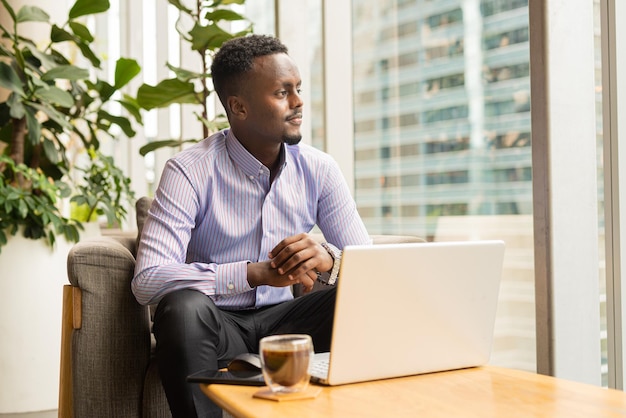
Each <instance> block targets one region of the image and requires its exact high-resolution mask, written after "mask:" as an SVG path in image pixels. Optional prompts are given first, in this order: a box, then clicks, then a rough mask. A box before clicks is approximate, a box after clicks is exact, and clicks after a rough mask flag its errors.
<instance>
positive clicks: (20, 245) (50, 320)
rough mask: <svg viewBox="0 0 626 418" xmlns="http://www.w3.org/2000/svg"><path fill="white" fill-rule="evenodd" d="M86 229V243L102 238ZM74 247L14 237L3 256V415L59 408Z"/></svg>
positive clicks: (0, 262) (0, 317)
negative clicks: (70, 257) (89, 238)
mask: <svg viewBox="0 0 626 418" xmlns="http://www.w3.org/2000/svg"><path fill="white" fill-rule="evenodd" d="M93 225H94V227H95V229H93V228H94V227H91V226H86V227H87V230H86V231H83V232H82V233H81V238H83V237H86V236H90V235H92V234H96V235H97V234H99V230H98V228H97V224H93ZM72 245H73V243H69V242H67V241H65V239H63V238H62V237H58V240H57V243H56V245H55V247H54V248H53V249H52V248H50V247H49V246H48V245H47V244H46V242H45V241H43V240H31V239H26V238H23V237H22V236H21V235H19V234H18V235H17V236H14V237H9V242H8V244H7V245H5V246H4V247H3V248H2V253H1V254H0V272H1V273H0V339H1V340H2V343H0V371H1V372H0V388H2V389H1V390H0V414H2V413H20V412H31V411H46V410H53V409H57V406H58V397H59V365H60V348H61V312H62V296H63V285H64V284H67V283H68V280H67V254H68V252H69V250H70V248H71V247H72Z"/></svg>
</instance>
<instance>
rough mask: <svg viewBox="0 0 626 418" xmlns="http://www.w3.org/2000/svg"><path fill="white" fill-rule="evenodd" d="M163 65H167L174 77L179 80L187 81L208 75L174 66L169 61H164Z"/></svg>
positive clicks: (207, 75)
mask: <svg viewBox="0 0 626 418" xmlns="http://www.w3.org/2000/svg"><path fill="white" fill-rule="evenodd" d="M165 65H167V68H169V69H170V70H171V71H172V72H173V73H174V74H175V75H176V78H177V79H179V80H180V81H189V80H193V79H198V78H200V79H201V78H205V77H210V75H209V74H201V73H195V72H193V71H189V70H185V69H184V68H180V67H174V66H173V65H172V64H170V63H169V62H168V63H166V64H165Z"/></svg>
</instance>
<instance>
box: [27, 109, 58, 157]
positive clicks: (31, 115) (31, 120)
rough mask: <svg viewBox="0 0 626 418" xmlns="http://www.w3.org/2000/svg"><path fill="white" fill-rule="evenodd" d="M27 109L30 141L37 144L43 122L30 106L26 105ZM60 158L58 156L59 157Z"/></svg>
mask: <svg viewBox="0 0 626 418" xmlns="http://www.w3.org/2000/svg"><path fill="white" fill-rule="evenodd" d="M24 108H25V111H26V127H27V128H28V141H29V142H30V143H31V144H33V145H36V144H37V143H39V138H41V124H40V123H39V121H38V120H37V118H35V112H33V111H32V110H31V109H30V108H29V107H28V106H24ZM57 159H58V158H57ZM51 161H52V160H51Z"/></svg>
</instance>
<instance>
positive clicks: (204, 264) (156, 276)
mask: <svg viewBox="0 0 626 418" xmlns="http://www.w3.org/2000/svg"><path fill="white" fill-rule="evenodd" d="M282 161H283V162H282V165H281V168H280V171H279V173H278V174H277V176H276V178H275V179H274V181H273V182H272V183H271V184H270V172H269V169H268V168H267V167H265V166H264V165H263V164H261V163H260V162H259V161H258V160H257V159H256V158H254V157H253V156H252V155H251V154H250V153H249V152H248V151H247V150H246V149H245V148H244V147H243V146H242V145H241V143H240V142H239V141H238V140H237V139H236V138H235V136H234V135H233V134H232V133H231V132H230V130H224V131H222V132H218V133H216V134H215V135H213V136H211V137H209V138H207V139H205V140H203V141H202V142H200V143H198V144H196V145H194V146H192V147H190V148H188V149H187V150H185V151H182V152H181V153H179V154H178V155H176V156H175V157H173V158H172V159H170V160H169V161H168V162H167V164H166V166H165V168H164V170H163V175H162V177H161V182H160V184H159V187H158V189H157V191H156V194H155V198H154V202H153V203H152V206H151V208H150V211H149V213H148V218H147V220H146V223H145V226H144V229H143V233H142V236H141V242H140V244H139V248H138V251H137V265H136V268H135V277H134V279H133V281H132V290H133V293H134V294H135V297H136V298H137V301H139V303H141V304H152V303H156V302H158V301H159V300H160V299H161V298H162V297H163V296H164V295H165V294H167V293H169V292H171V291H173V290H178V289H185V288H190V289H196V290H199V291H200V292H202V293H204V294H206V295H208V296H210V297H211V298H213V300H214V301H215V303H216V305H217V306H219V307H222V308H226V309H246V308H252V307H260V306H264V305H270V304H275V303H279V302H283V301H286V300H289V299H292V298H293V296H292V294H291V290H290V288H289V287H273V286H258V287H256V288H254V289H253V288H251V287H250V285H249V284H248V280H247V263H248V262H258V261H265V260H267V259H268V253H269V252H270V250H271V249H272V248H274V246H276V245H277V244H278V243H279V242H280V241H281V240H282V239H284V238H286V237H288V236H291V235H294V234H297V233H301V232H309V231H311V229H312V228H313V227H314V226H315V225H317V226H318V227H319V229H320V230H321V232H322V233H323V234H324V236H325V238H326V239H327V240H328V242H330V243H332V244H334V245H335V246H336V247H338V248H343V247H344V246H346V245H348V244H369V243H371V240H370V238H369V235H368V233H367V231H366V229H365V226H364V225H363V222H362V221H361V218H360V217H359V214H358V212H357V210H356V204H355V202H354V199H353V198H352V196H351V194H350V191H349V189H348V187H347V184H346V182H345V179H344V177H343V175H342V174H341V171H340V170H339V167H338V166H337V164H336V162H335V161H334V160H333V159H332V158H331V157H330V156H329V155H327V154H325V153H323V152H321V151H319V150H317V149H315V148H313V147H311V146H308V145H303V144H300V145H285V146H283V155H282Z"/></svg>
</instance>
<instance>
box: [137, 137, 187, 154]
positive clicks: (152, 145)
mask: <svg viewBox="0 0 626 418" xmlns="http://www.w3.org/2000/svg"><path fill="white" fill-rule="evenodd" d="M197 142H198V140H197V139H185V140H181V139H164V140H162V141H153V142H148V143H147V144H146V145H144V146H143V147H141V148H139V154H141V155H142V156H144V157H145V156H146V154H148V153H149V152H152V151H154V150H157V149H159V148H165V147H171V148H174V147H180V146H181V145H183V144H188V143H192V144H195V143H197Z"/></svg>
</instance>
